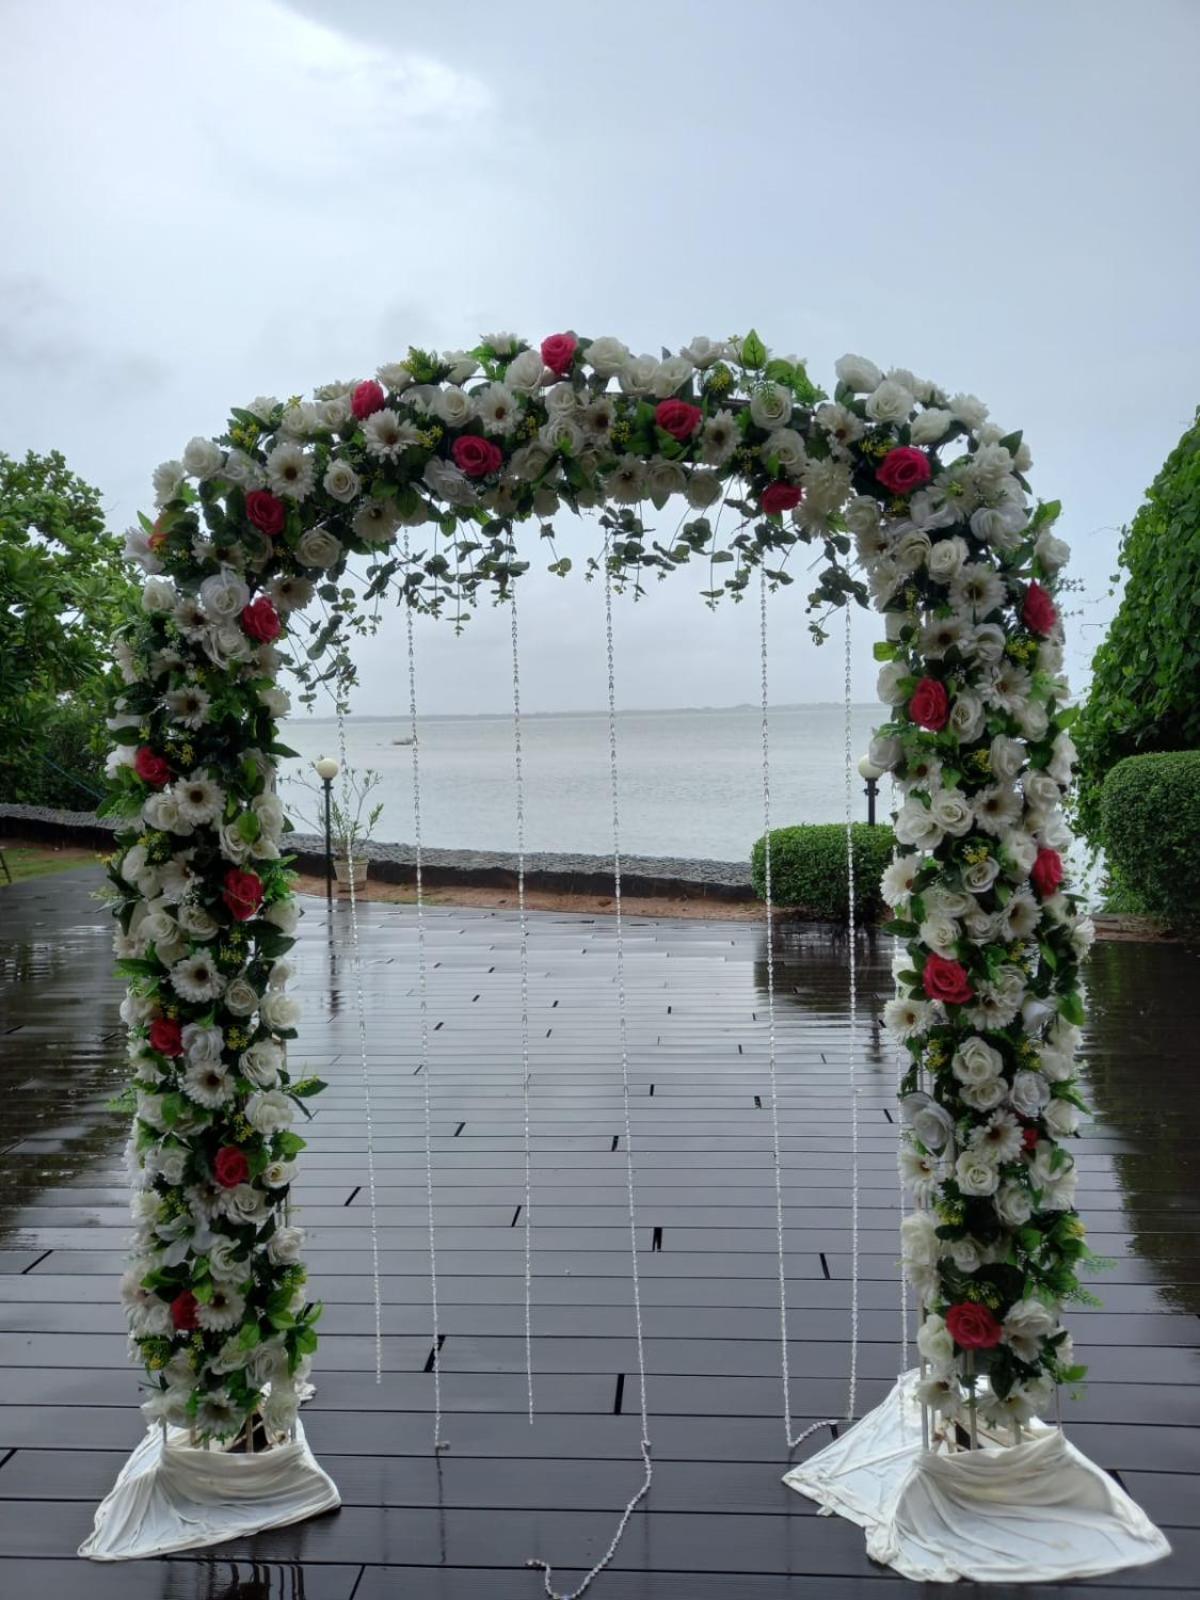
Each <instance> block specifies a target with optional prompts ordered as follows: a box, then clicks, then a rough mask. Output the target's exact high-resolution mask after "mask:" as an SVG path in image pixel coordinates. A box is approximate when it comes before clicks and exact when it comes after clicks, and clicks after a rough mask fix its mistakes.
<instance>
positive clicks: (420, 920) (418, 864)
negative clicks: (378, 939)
mask: <svg viewBox="0 0 1200 1600" xmlns="http://www.w3.org/2000/svg"><path fill="white" fill-rule="evenodd" d="M409 560H410V552H409V535H408V534H407V533H406V534H405V535H404V570H405V572H407V571H408V565H409ZM404 622H405V628H406V631H407V636H408V721H409V744H410V746H411V749H412V792H413V877H414V880H415V883H416V902H417V996H418V1006H419V1011H420V1019H421V1021H420V1030H421V1032H420V1038H421V1060H420V1064H419V1065H418V1067H417V1071H418V1072H419V1073H420V1074H421V1082H422V1084H423V1086H424V1101H425V1105H424V1110H425V1203H426V1215H427V1217H428V1222H429V1304H430V1311H431V1317H432V1331H433V1353H432V1356H431V1362H432V1366H433V1448H434V1450H435V1451H440V1450H445V1449H447V1448H448V1447H447V1444H446V1441H445V1440H444V1439H443V1438H442V1340H441V1327H440V1321H439V1315H438V1275H437V1228H436V1209H435V1206H434V1199H433V1087H432V1085H431V1083H430V1081H429V1080H430V1077H431V1070H430V1064H429V964H428V961H427V959H426V955H425V887H424V882H423V870H424V852H423V848H422V843H421V741H420V728H419V727H418V724H417V651H416V646H415V644H414V642H413V607H412V603H411V601H407V600H406V602H405V607H404Z"/></svg>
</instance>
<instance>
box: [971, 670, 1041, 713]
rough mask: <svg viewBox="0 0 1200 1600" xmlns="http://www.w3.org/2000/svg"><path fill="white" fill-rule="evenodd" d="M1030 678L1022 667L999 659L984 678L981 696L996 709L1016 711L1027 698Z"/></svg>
mask: <svg viewBox="0 0 1200 1600" xmlns="http://www.w3.org/2000/svg"><path fill="white" fill-rule="evenodd" d="M1031 687H1032V680H1031V679H1030V676H1029V674H1028V673H1027V672H1026V671H1025V668H1024V667H1018V666H1017V665H1016V663H1015V662H1013V661H1001V662H999V663H998V664H997V666H996V668H995V670H994V671H993V672H992V673H991V674H990V676H989V677H988V678H986V679H985V680H984V685H983V698H984V699H985V700H986V701H987V703H988V705H990V706H993V707H994V708H995V709H996V710H998V711H1012V712H1016V711H1018V710H1019V709H1020V708H1021V707H1022V706H1023V705H1025V703H1026V702H1027V701H1028V699H1029V691H1030V688H1031Z"/></svg>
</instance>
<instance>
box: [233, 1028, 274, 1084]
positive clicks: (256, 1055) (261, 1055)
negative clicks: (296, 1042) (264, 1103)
mask: <svg viewBox="0 0 1200 1600" xmlns="http://www.w3.org/2000/svg"><path fill="white" fill-rule="evenodd" d="M238 1065H239V1067H240V1068H241V1072H242V1075H243V1077H246V1078H249V1080H250V1082H251V1083H254V1084H257V1085H258V1086H259V1088H260V1089H273V1088H274V1087H275V1085H276V1084H277V1083H278V1082H279V1070H280V1068H281V1067H282V1066H283V1051H282V1050H281V1049H280V1048H279V1046H278V1045H277V1044H276V1043H275V1041H274V1040H273V1039H259V1040H258V1041H257V1042H256V1043H255V1044H252V1045H251V1046H250V1048H249V1049H248V1050H244V1051H243V1052H242V1054H241V1056H240V1058H239V1061H238Z"/></svg>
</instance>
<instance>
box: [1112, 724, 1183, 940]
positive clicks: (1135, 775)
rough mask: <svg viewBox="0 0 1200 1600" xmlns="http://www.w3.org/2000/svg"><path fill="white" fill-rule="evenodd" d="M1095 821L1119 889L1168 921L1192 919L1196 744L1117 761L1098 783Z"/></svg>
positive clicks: (1173, 922) (1171, 922)
mask: <svg viewBox="0 0 1200 1600" xmlns="http://www.w3.org/2000/svg"><path fill="white" fill-rule="evenodd" d="M1101 827H1102V835H1103V839H1104V848H1105V850H1106V852H1107V855H1108V861H1109V866H1110V868H1111V869H1112V871H1113V874H1114V877H1115V879H1116V881H1117V884H1118V887H1119V889H1120V890H1121V891H1123V892H1124V894H1125V896H1126V897H1130V896H1133V897H1135V898H1136V900H1137V902H1138V903H1139V905H1140V907H1141V908H1142V909H1143V910H1145V911H1147V912H1149V913H1150V915H1152V916H1156V917H1161V918H1162V919H1163V920H1164V921H1165V922H1168V923H1170V924H1171V925H1173V926H1176V927H1189V926H1190V927H1193V928H1194V927H1195V926H1196V925H1197V923H1198V922H1200V750H1180V751H1172V752H1170V753H1166V752H1164V753H1161V754H1155V755H1145V756H1129V757H1127V758H1126V759H1125V760H1124V761H1120V762H1118V763H1117V765H1116V766H1115V767H1114V768H1113V770H1112V771H1111V772H1110V773H1109V775H1108V777H1107V779H1106V780H1105V783H1104V790H1103V797H1102V805H1101Z"/></svg>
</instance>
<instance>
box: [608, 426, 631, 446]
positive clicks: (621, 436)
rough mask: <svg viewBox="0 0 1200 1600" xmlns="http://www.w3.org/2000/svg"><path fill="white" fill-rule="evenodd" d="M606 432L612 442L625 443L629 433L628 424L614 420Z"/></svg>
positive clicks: (627, 440)
mask: <svg viewBox="0 0 1200 1600" xmlns="http://www.w3.org/2000/svg"><path fill="white" fill-rule="evenodd" d="M608 434H609V438H610V439H611V440H612V442H613V443H614V444H627V443H628V442H629V434H630V427H629V424H628V423H627V422H614V423H613V425H612V427H611V428H610V429H609V430H608Z"/></svg>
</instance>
